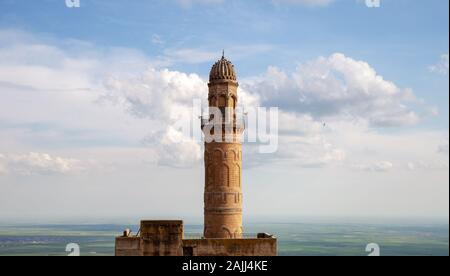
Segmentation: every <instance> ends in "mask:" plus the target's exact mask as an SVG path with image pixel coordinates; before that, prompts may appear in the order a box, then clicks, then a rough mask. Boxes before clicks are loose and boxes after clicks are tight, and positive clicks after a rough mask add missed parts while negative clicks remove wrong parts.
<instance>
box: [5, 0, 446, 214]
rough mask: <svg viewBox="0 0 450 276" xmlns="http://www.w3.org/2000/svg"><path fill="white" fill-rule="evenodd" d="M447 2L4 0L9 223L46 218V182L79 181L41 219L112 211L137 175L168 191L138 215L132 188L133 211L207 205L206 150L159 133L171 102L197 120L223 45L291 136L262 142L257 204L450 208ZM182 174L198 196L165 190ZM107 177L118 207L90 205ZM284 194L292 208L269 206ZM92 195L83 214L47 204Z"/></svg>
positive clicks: (246, 91) (245, 88)
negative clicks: (268, 151) (264, 151)
mask: <svg viewBox="0 0 450 276" xmlns="http://www.w3.org/2000/svg"><path fill="white" fill-rule="evenodd" d="M448 10H449V2H448V1H446V0H429V1H410V0H381V7H380V8H368V7H367V6H366V5H365V1H363V0H320V1H309V0H229V1H221V0H154V1H140V0H134V1H124V0H81V7H80V8H72V9H70V8H67V7H66V4H65V1H64V0H40V1H28V0H0V74H3V76H2V75H0V89H1V90H0V93H1V94H0V95H1V96H2V98H3V100H2V101H0V185H4V186H5V187H4V189H5V190H7V191H9V192H10V193H11V194H12V195H13V196H12V197H10V198H11V199H8V198H2V196H0V199H3V201H0V207H3V208H0V209H2V210H4V211H3V212H2V211H0V220H2V219H4V220H7V219H8V218H9V217H12V216H14V214H16V213H18V212H20V213H22V214H24V215H23V216H24V219H26V218H27V217H32V216H35V215H36V214H35V213H34V210H35V209H36V208H35V207H36V205H33V204H31V203H29V204H22V205H20V202H22V201H25V200H26V199H28V200H29V198H30V197H31V196H32V194H33V193H32V191H34V189H37V187H33V188H30V191H29V192H27V189H26V188H25V187H28V185H30V183H32V182H33V183H34V182H36V183H41V184H39V185H40V187H39V188H40V189H42V190H43V191H55V189H56V188H55V187H56V185H58V184H57V183H61V182H63V183H71V184H70V185H72V186H73V187H72V186H71V188H68V189H67V191H69V190H70V194H67V193H68V192H67V191H66V190H65V189H64V188H62V187H59V186H58V188H57V189H56V190H58V191H59V193H58V196H56V197H51V196H49V195H45V194H43V193H38V194H39V195H40V200H41V201H44V202H46V203H45V204H43V207H42V208H43V211H42V212H41V213H40V215H42V216H43V217H46V218H54V217H62V216H65V215H66V214H70V215H72V216H76V217H80V216H81V217H83V216H85V217H89V216H90V215H91V216H93V217H98V216H110V217H114V215H115V214H116V213H115V212H120V211H121V210H117V209H115V208H114V207H115V205H114V203H113V199H119V198H120V197H121V192H120V187H121V185H122V182H121V181H122V180H123V181H126V180H124V179H129V178H131V179H133V181H131V183H133V184H134V185H136V187H138V188H139V187H140V188H142V189H144V190H151V189H159V191H160V194H159V195H158V196H157V198H154V200H155V202H154V205H152V204H150V205H149V206H147V207H146V208H147V209H145V210H141V209H139V208H140V207H142V206H140V205H139V204H137V203H136V198H144V197H143V195H138V194H133V193H132V192H130V193H129V194H128V196H129V197H128V198H127V199H126V200H125V201H124V202H128V203H129V205H130V208H129V210H127V212H125V213H123V214H121V215H123V216H127V214H128V213H133V214H139V212H144V213H145V212H147V214H148V213H152V212H151V211H150V210H160V212H159V214H178V213H180V214H182V215H183V214H186V215H189V216H196V215H197V214H200V213H201V202H202V200H201V193H202V185H201V184H202V183H199V181H198V179H202V176H201V173H202V167H201V145H197V144H195V143H193V142H192V141H187V142H186V144H185V145H184V147H183V148H182V149H180V147H177V146H174V145H167V144H161V143H160V141H162V140H164V137H167V135H169V134H170V132H169V131H167V130H164V127H162V129H159V128H161V126H167V125H169V126H170V123H171V122H170V120H168V119H167V116H165V115H166V114H165V113H167V114H170V116H178V115H180V114H184V115H186V113H183V112H185V111H186V110H185V109H186V108H187V106H186V105H185V103H186V101H187V100H189V99H190V98H194V97H200V98H201V97H202V96H203V95H204V94H206V82H207V77H208V73H209V70H210V67H211V65H212V63H213V62H214V61H215V60H216V59H218V58H219V57H220V55H221V51H222V49H225V52H226V56H227V57H229V58H230V59H231V61H233V63H234V64H235V66H236V68H237V71H238V77H239V80H240V83H241V88H242V90H241V91H240V93H241V95H242V98H243V102H244V105H253V104H256V105H264V106H277V107H279V108H280V110H281V112H282V114H281V115H280V116H281V118H282V121H283V122H284V124H285V125H281V131H282V132H283V133H291V135H285V136H282V137H281V138H280V150H279V152H278V153H276V154H274V155H272V156H261V155H254V154H252V153H251V146H249V147H248V148H250V149H248V152H249V154H248V155H247V160H249V161H248V164H252V165H251V166H250V165H248V167H247V169H246V172H245V173H244V177H245V180H246V181H247V182H250V183H253V182H257V184H254V183H253V185H250V184H249V186H248V188H247V189H248V190H247V191H246V192H247V193H249V194H250V196H249V200H248V203H247V204H248V206H247V209H248V210H249V211H248V214H249V216H250V215H255V216H256V215H265V214H270V215H273V216H277V212H280V213H284V214H286V215H289V216H296V215H308V216H309V215H311V216H316V215H317V216H321V215H322V216H328V215H331V216H334V215H335V216H366V215H367V216H391V215H392V216H406V217H409V216H413V215H417V216H426V217H434V216H444V217H448V126H449V121H448V118H449V105H448V102H449V84H448V83H449V81H448V48H449V45H448V41H449V37H448V36H449V24H448V23H449V14H448V13H449V12H448ZM322 80H323V81H322ZM299 93H300V95H301V97H300V98H302V99H304V100H305V102H300V101H299ZM177 95H183V97H186V98H183V99H181V100H180V99H177ZM334 98H335V99H336V100H332V99H334ZM161 99H163V100H164V101H163V100H161ZM17 110H19V111H20V112H17ZM157 111H158V112H159V113H158V114H156V113H157ZM161 113H163V114H161ZM75 114H76V115H75ZM170 116H169V117H170ZM324 121H327V122H329V125H330V129H327V130H323V129H321V128H320V126H322V124H323V122H324ZM150 129H151V130H155V129H157V130H158V131H154V132H152V131H150ZM292 133H293V134H292ZM155 135H156V136H155ZM158 135H162V136H158ZM158 141H159V142H158ZM164 141H165V140H164ZM199 154H200V155H199ZM136 156H138V157H136ZM186 156H188V157H186ZM199 156H200V157H199ZM280 160H281V161H280ZM171 162H175V163H177V164H178V162H179V163H180V166H176V167H172V168H171V167H167V166H166V164H167V163H171ZM283 162H287V163H289V164H286V163H283ZM255 164H257V165H256V166H255ZM261 174H263V175H264V174H267V177H261ZM280 175H282V176H281V177H280ZM148 179H155V182H154V183H151V184H147V185H149V187H147V186H145V183H147V182H148ZM180 179H183V180H184V181H187V182H189V183H192V185H193V186H192V187H193V188H192V191H190V192H189V193H188V195H190V199H191V200H192V198H194V200H195V202H194V200H192V201H190V200H189V197H186V196H185V194H183V193H182V192H180V193H179V194H177V195H175V198H177V199H178V200H179V202H182V203H185V204H186V206H187V207H184V208H181V210H180V209H176V208H173V206H167V205H166V203H165V202H164V201H162V200H161V199H160V198H164V197H167V196H168V195H169V194H170V192H171V191H173V190H174V189H175V190H176V189H177V188H178V189H179V187H178V186H176V183H177V182H179V181H180ZM280 181H281V182H283V184H282V187H283V188H282V189H281V190H280V191H278V192H277V193H274V191H273V185H274V183H277V182H280ZM430 181H433V183H435V184H434V185H426V184H427V183H428V182H430ZM81 182H82V183H83V184H81ZM167 182H171V183H172V184H164V185H166V186H167V187H166V186H164V185H163V186H164V187H163V188H161V183H167ZM200 182H201V181H200ZM361 182H363V183H365V184H363V185H359V184H358V183H361ZM366 182H367V183H366ZM100 183H101V184H100ZM104 183H109V185H110V186H104V185H106V184H104ZM67 185H69V184H67ZM89 185H90V186H89ZM102 188H105V189H110V190H111V191H109V192H108V193H109V194H110V199H108V200H106V203H104V205H106V206H109V209H110V211H109V212H106V211H105V212H99V213H94V214H90V210H92V209H96V208H98V204H99V203H98V202H102V200H100V199H102V198H103V196H104V195H102V191H103V190H102ZM282 191H292V193H291V195H286V193H282ZM330 191H333V192H332V193H333V195H334V196H332V195H331V194H330V193H331V192H330ZM2 194H5V193H2ZM87 194H89V196H88V195H87ZM272 195H274V196H277V198H279V209H278V210H269V209H267V208H268V207H267V208H266V207H265V206H262V205H261V204H260V203H259V202H261V200H262V199H264V198H267V197H270V196H272ZM77 198H83V199H85V201H86V202H87V203H86V208H85V209H82V210H76V209H73V208H70V207H67V208H66V209H64V208H63V209H64V210H66V214H65V213H52V212H54V211H50V210H55V209H56V208H55V207H56V206H65V203H64V200H63V199H65V200H68V201H69V202H72V203H74V202H76V199H77ZM318 198H320V199H321V200H328V203H327V204H324V205H323V206H318V204H317V200H314V199H318ZM376 198H383V200H385V202H384V204H383V206H384V207H380V206H379V204H378V201H377V200H376ZM12 199H17V200H15V201H12ZM38 201H39V200H38V199H36V201H32V202H35V204H38V203H37V202H38ZM368 203H371V204H368ZM156 205H157V206H156ZM443 206H444V207H443ZM445 206H447V207H445ZM158 208H160V209H158ZM5 210H6V211H5ZM186 210H192V211H189V212H188V211H186ZM154 213H155V214H157V211H154ZM88 214H89V215H88ZM152 214H153V213H152Z"/></svg>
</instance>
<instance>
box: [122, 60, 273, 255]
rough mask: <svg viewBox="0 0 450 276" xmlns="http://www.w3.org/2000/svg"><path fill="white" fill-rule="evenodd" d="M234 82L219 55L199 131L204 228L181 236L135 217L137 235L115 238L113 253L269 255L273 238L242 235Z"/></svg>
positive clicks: (179, 225) (175, 228) (174, 226)
mask: <svg viewBox="0 0 450 276" xmlns="http://www.w3.org/2000/svg"><path fill="white" fill-rule="evenodd" d="M238 86H239V84H238V82H237V76H236V71H235V69H234V66H233V64H232V63H231V62H230V61H228V60H227V59H226V58H225V56H224V55H223V56H222V58H221V59H220V60H219V61H217V62H216V63H215V64H214V65H213V67H212V69H211V73H210V77H209V84H208V87H209V94H208V102H209V116H208V117H207V118H202V124H201V126H202V130H203V133H204V135H205V156H204V159H205V160H204V161H205V193H204V206H205V208H204V232H203V237H202V238H201V239H185V238H184V235H183V222H182V221H141V225H140V230H139V233H138V235H137V236H130V233H129V231H125V232H124V235H123V236H121V237H117V238H116V252H115V253H116V256H274V255H276V254H277V240H276V239H275V238H274V237H272V236H271V235H269V234H258V235H257V236H255V237H254V238H244V237H243V232H244V230H243V227H242V200H243V195H242V182H241V179H242V144H241V136H242V134H243V132H244V128H245V124H244V122H243V120H241V119H240V118H239V116H238V114H237V112H236V106H237V103H238V92H237V89H238Z"/></svg>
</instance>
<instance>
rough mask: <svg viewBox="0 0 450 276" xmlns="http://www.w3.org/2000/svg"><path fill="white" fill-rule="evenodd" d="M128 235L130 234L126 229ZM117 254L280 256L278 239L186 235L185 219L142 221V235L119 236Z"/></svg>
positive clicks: (267, 237)
mask: <svg viewBox="0 0 450 276" xmlns="http://www.w3.org/2000/svg"><path fill="white" fill-rule="evenodd" d="M124 235H127V234H126V233H125V234H124ZM115 253H116V256H238V257H239V256H276V255H277V240H276V239H275V238H273V237H271V236H270V235H268V234H259V235H258V238H255V239H183V222H182V221H142V222H141V232H140V236H138V237H127V236H122V237H117V238H116V250H115Z"/></svg>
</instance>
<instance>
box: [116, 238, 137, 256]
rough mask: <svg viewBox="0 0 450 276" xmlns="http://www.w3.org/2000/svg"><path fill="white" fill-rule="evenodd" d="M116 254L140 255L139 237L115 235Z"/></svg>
mask: <svg viewBox="0 0 450 276" xmlns="http://www.w3.org/2000/svg"><path fill="white" fill-rule="evenodd" d="M115 253H116V256H142V251H141V238H140V237H117V238H116V249H115Z"/></svg>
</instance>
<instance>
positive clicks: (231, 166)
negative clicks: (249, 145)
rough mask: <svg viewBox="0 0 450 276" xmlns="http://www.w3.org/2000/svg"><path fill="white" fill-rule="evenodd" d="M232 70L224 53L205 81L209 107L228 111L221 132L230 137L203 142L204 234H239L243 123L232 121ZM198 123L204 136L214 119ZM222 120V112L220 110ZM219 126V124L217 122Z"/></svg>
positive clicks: (234, 84) (230, 236)
mask: <svg viewBox="0 0 450 276" xmlns="http://www.w3.org/2000/svg"><path fill="white" fill-rule="evenodd" d="M237 88H238V83H237V81H236V74H235V71H234V67H233V65H232V64H231V62H229V61H227V60H226V59H225V58H224V57H222V59H221V60H220V61H218V62H217V63H216V64H215V65H214V66H213V68H212V70H211V76H210V83H209V97H208V99H209V106H210V114H212V112H211V110H213V109H214V108H217V109H216V110H221V111H222V112H224V111H225V110H228V111H231V115H229V116H231V124H232V125H233V126H234V127H232V128H231V129H228V130H225V128H223V129H224V133H225V134H226V135H227V136H228V137H230V136H231V137H232V139H231V140H229V139H227V140H220V139H219V141H217V140H214V141H212V142H208V141H207V142H205V194H204V204H205V210H204V212H205V213H204V215H205V218H204V219H205V220H204V227H205V228H204V237H205V238H216V239H221V238H228V239H233V238H242V233H243V227H242V199H243V196H242V185H241V178H242V144H241V142H240V140H241V139H240V137H241V135H242V132H243V126H239V125H238V124H237V122H236V116H235V114H236V113H235V108H236V105H237V100H238V97H237ZM211 117H214V116H212V115H211V116H210V118H209V119H208V120H209V121H208V122H207V123H204V124H202V128H203V131H204V133H205V136H207V135H208V134H211V130H210V128H209V129H208V128H207V127H206V126H211V125H212V124H216V122H212V121H211ZM223 118H224V120H225V114H223ZM220 128H221V126H220Z"/></svg>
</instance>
